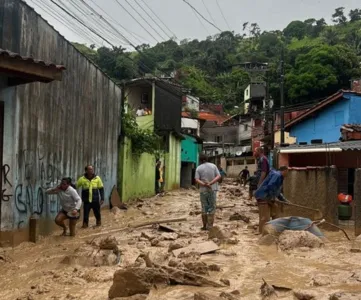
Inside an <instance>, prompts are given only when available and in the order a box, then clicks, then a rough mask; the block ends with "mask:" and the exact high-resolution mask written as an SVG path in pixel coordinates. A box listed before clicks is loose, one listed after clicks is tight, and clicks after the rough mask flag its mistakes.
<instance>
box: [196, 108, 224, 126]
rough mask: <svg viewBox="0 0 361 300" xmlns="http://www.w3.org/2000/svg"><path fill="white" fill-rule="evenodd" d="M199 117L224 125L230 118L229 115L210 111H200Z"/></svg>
mask: <svg viewBox="0 0 361 300" xmlns="http://www.w3.org/2000/svg"><path fill="white" fill-rule="evenodd" d="M198 119H200V120H204V121H209V122H215V123H216V124H217V125H222V124H223V123H224V122H225V121H227V120H228V119H229V116H227V115H219V114H215V113H211V112H208V111H200V112H199V113H198Z"/></svg>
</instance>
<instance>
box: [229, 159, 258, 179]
mask: <svg viewBox="0 0 361 300" xmlns="http://www.w3.org/2000/svg"><path fill="white" fill-rule="evenodd" d="M246 166H247V167H248V170H249V173H250V175H253V173H254V172H255V171H256V170H257V164H256V160H255V159H254V158H253V157H237V158H229V159H227V176H228V177H233V178H235V177H238V175H239V173H240V172H241V171H242V170H243V169H244V168H245V167H246Z"/></svg>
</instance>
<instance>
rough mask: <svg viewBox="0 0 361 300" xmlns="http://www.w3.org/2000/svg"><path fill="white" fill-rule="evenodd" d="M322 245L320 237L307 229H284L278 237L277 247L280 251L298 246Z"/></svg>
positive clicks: (315, 246) (311, 246) (314, 246)
mask: <svg viewBox="0 0 361 300" xmlns="http://www.w3.org/2000/svg"><path fill="white" fill-rule="evenodd" d="M323 245H324V243H323V241H322V240H321V239H320V238H318V237H317V236H315V235H314V234H312V233H311V232H308V231H293V230H286V231H284V232H282V233H281V235H280V236H279V238H278V247H279V248H280V249H281V250H282V251H286V250H292V249H295V248H299V247H308V248H320V247H322V246H323Z"/></svg>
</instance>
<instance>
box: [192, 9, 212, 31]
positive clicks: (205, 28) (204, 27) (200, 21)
mask: <svg viewBox="0 0 361 300" xmlns="http://www.w3.org/2000/svg"><path fill="white" fill-rule="evenodd" d="M193 13H194V15H195V16H196V18H197V19H198V21H199V23H200V24H201V25H202V27H203V29H204V30H205V31H206V32H207V34H208V35H211V33H210V32H209V30H208V29H207V27H206V26H205V25H204V24H203V22H202V20H201V18H200V17H199V16H198V15H197V14H196V12H195V11H193Z"/></svg>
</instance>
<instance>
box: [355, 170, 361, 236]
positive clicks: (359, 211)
mask: <svg viewBox="0 0 361 300" xmlns="http://www.w3.org/2000/svg"><path fill="white" fill-rule="evenodd" d="M353 208H354V216H355V236H359V235H360V234H361V169H356V170H355V183H354V197H353Z"/></svg>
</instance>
